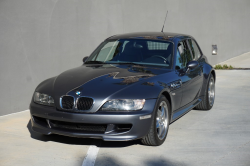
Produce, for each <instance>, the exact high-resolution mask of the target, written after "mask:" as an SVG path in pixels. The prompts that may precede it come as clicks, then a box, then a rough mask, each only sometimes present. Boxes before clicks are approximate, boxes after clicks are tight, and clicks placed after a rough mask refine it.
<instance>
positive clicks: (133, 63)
mask: <svg viewBox="0 0 250 166" xmlns="http://www.w3.org/2000/svg"><path fill="white" fill-rule="evenodd" d="M114 64H125V65H139V66H143V64H140V63H135V62H116V63H114Z"/></svg>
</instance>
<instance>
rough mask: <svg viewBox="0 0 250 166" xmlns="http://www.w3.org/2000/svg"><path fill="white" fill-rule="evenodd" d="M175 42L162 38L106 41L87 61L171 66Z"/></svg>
mask: <svg viewBox="0 0 250 166" xmlns="http://www.w3.org/2000/svg"><path fill="white" fill-rule="evenodd" d="M172 56H173V44H172V43H171V42H167V41H160V40H145V39H143V40H142V39H119V40H108V41H104V42H103V43H102V44H101V45H100V46H99V47H98V48H97V49H96V50H95V51H94V52H93V53H92V54H91V55H90V57H89V58H88V60H87V61H86V62H85V63H134V64H141V65H157V66H165V67H167V68H171V65H172Z"/></svg>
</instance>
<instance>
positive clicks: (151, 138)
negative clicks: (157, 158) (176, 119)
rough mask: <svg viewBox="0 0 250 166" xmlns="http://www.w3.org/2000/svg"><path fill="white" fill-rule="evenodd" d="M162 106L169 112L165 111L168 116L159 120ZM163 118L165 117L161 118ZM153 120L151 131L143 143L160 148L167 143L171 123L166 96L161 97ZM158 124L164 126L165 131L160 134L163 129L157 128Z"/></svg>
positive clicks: (143, 139)
mask: <svg viewBox="0 0 250 166" xmlns="http://www.w3.org/2000/svg"><path fill="white" fill-rule="evenodd" d="M165 104H166V105H165ZM161 106H162V107H163V109H165V110H166V108H167V110H166V111H164V112H166V114H167V115H164V118H159V116H158V114H159V111H160V109H162V107H161ZM161 111H162V110H161ZM162 112H163V111H162ZM161 115H162V114H161ZM161 117H163V116H161ZM152 118H153V119H152V123H151V126H150V129H149V133H148V134H147V135H146V136H144V137H143V138H142V139H141V142H142V144H144V145H149V146H159V145H161V144H163V142H164V141H165V139H166V137H167V134H168V128H169V121H170V104H169V101H168V100H167V99H166V97H165V96H163V95H161V96H160V98H159V100H158V102H157V105H156V107H155V110H154V114H153V116H152ZM163 119H165V120H163ZM157 122H158V124H161V125H160V126H164V129H162V130H163V131H162V132H160V128H161V127H159V128H157V125H156V123H157ZM159 133H162V134H159ZM159 135H160V136H159Z"/></svg>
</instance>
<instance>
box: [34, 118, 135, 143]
mask: <svg viewBox="0 0 250 166" xmlns="http://www.w3.org/2000/svg"><path fill="white" fill-rule="evenodd" d="M31 129H32V130H33V131H34V132H36V133H40V134H44V135H51V134H58V135H63V136H69V137H77V138H94V139H102V140H104V141H130V140H134V139H138V138H137V137H136V136H120V135H105V134H83V133H72V132H66V131H60V130H53V129H47V128H44V127H43V126H40V125H39V124H36V123H35V122H34V121H33V120H32V128H31ZM125 133H126V132H125ZM121 134H124V133H121Z"/></svg>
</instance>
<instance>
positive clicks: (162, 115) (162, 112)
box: [161, 106, 165, 117]
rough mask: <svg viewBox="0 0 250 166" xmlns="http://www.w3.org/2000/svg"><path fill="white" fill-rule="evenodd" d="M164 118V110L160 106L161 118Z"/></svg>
mask: <svg viewBox="0 0 250 166" xmlns="http://www.w3.org/2000/svg"><path fill="white" fill-rule="evenodd" d="M164 116H165V110H164V107H163V106H162V107H161V117H164Z"/></svg>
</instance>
